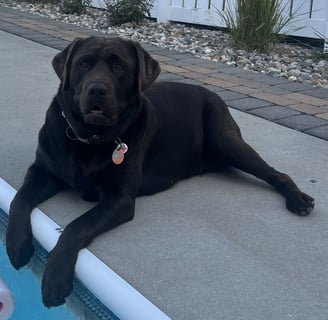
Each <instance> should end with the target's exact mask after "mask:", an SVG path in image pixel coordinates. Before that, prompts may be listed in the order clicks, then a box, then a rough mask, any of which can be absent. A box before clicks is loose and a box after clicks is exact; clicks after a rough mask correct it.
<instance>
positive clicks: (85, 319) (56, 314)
mask: <svg viewBox="0 0 328 320" xmlns="http://www.w3.org/2000/svg"><path fill="white" fill-rule="evenodd" d="M7 222H8V216H7V214H6V213H5V212H4V211H3V210H2V209H1V208H0V278H2V280H3V281H4V282H5V283H6V285H7V287H8V288H9V289H10V291H11V292H12V294H13V297H14V300H15V309H14V313H13V315H12V317H11V318H10V320H25V319H31V320H70V319H81V320H119V318H118V317H117V316H116V315H115V314H114V313H113V312H112V311H111V310H109V309H108V308H107V307H106V306H105V305H104V304H102V303H101V302H100V301H99V300H98V299H97V298H96V297H95V296H94V295H93V294H92V293H91V292H90V291H89V290H88V289H87V288H86V287H85V286H84V285H83V284H82V283H81V282H80V281H79V280H78V279H74V285H73V286H74V290H73V292H74V294H72V295H71V296H70V299H69V302H68V304H69V308H70V310H73V313H74V315H73V314H72V313H70V312H69V311H68V309H67V308H66V307H65V306H60V307H55V308H50V309H48V308H46V307H44V306H43V304H42V298H41V281H40V280H39V279H38V277H36V276H35V275H34V273H33V272H32V271H31V270H30V269H29V268H27V267H25V268H22V269H20V270H18V271H17V270H15V269H14V268H13V267H12V265H11V264H10V261H9V259H8V257H7V253H6V250H5V246H4V243H3V241H1V239H4V235H5V232H6V226H7ZM34 246H35V255H34V258H33V262H32V264H31V265H32V268H33V271H34V272H36V274H41V273H42V269H43V268H44V265H45V263H46V259H47V252H46V251H45V250H44V249H43V248H42V247H41V246H40V245H39V244H38V243H37V242H35V243H34Z"/></svg>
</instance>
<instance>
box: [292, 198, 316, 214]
mask: <svg viewBox="0 0 328 320" xmlns="http://www.w3.org/2000/svg"><path fill="white" fill-rule="evenodd" d="M286 207H287V209H288V210H289V211H291V212H293V213H296V214H298V215H300V216H307V215H309V214H310V213H311V211H312V210H313V208H314V199H313V198H312V197H310V196H309V195H307V194H306V193H303V192H297V193H294V194H292V195H290V196H288V197H287V198H286Z"/></svg>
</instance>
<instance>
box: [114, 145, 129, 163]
mask: <svg viewBox="0 0 328 320" xmlns="http://www.w3.org/2000/svg"><path fill="white" fill-rule="evenodd" d="M127 151H128V146H127V145H126V144H125V143H119V144H118V145H117V146H116V148H115V150H114V151H113V154H112V161H113V162H114V163H115V164H121V163H122V162H123V161H124V154H125V153H126V152H127Z"/></svg>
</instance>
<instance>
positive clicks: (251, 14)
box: [218, 0, 301, 51]
mask: <svg viewBox="0 0 328 320" xmlns="http://www.w3.org/2000/svg"><path fill="white" fill-rule="evenodd" d="M287 11H288V10H287V4H286V5H283V0H236V6H235V8H233V9H232V6H231V4H230V2H228V4H227V9H226V10H225V11H218V14H219V15H220V16H221V17H222V18H223V20H224V22H225V24H226V26H227V29H228V31H229V32H230V33H231V36H232V39H233V41H234V42H235V44H236V45H237V46H239V47H246V48H248V49H251V50H255V49H256V50H259V51H268V50H269V48H270V47H271V46H272V45H273V44H274V43H276V42H277V41H278V40H279V39H280V38H281V37H282V35H281V34H280V33H281V32H282V30H283V29H284V28H286V27H288V26H289V25H290V23H291V22H292V21H294V20H295V19H296V17H297V12H296V13H295V14H289V12H287ZM299 29H301V28H294V29H293V31H295V30H299Z"/></svg>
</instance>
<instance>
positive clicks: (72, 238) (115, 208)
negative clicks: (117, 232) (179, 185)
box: [42, 191, 135, 307]
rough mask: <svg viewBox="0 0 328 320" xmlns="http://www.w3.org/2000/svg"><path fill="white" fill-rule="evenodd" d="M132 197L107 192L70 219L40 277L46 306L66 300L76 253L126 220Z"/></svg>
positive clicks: (127, 194) (120, 193)
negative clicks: (91, 206) (80, 214)
mask: <svg viewBox="0 0 328 320" xmlns="http://www.w3.org/2000/svg"><path fill="white" fill-rule="evenodd" d="M134 205H135V198H134V197H132V196H131V195H130V194H129V193H127V192H123V191H121V192H116V193H112V194H111V195H109V196H106V198H105V199H103V200H102V201H101V202H100V203H99V204H98V205H97V206H95V207H94V208H93V209H91V210H90V211H88V212H87V213H85V214H84V215H82V216H80V217H79V218H77V219H76V220H74V221H72V222H71V223H70V224H69V225H68V226H67V227H66V228H65V229H64V231H63V233H62V234H61V236H60V238H59V240H58V243H57V245H56V246H55V248H54V249H53V250H52V251H51V252H50V254H49V258H48V262H47V265H46V269H45V272H44V275H43V279H42V299H43V303H44V305H45V306H47V307H51V306H57V305H60V304H63V303H64V302H65V298H66V297H67V296H68V295H69V294H70V293H71V291H72V288H73V275H74V268H75V263H76V260H77V257H78V253H79V251H80V250H81V249H82V248H85V247H86V246H88V245H89V244H90V243H91V242H92V240H93V239H94V238H96V237H97V236H98V235H100V234H101V233H104V232H105V231H108V230H110V229H113V228H115V227H116V226H118V225H120V224H122V223H124V222H127V221H129V220H131V219H132V218H133V215H134Z"/></svg>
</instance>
